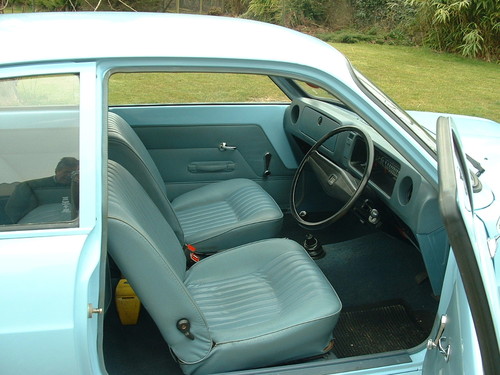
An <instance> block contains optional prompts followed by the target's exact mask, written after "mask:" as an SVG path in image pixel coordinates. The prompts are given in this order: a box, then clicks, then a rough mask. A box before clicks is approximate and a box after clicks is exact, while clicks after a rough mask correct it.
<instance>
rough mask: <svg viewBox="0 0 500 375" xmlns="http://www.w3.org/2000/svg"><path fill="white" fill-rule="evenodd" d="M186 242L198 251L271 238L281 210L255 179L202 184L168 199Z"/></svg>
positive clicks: (277, 227) (279, 227) (278, 223)
mask: <svg viewBox="0 0 500 375" xmlns="http://www.w3.org/2000/svg"><path fill="white" fill-rule="evenodd" d="M172 207H173V208H174V210H175V213H176V214H177V218H178V220H179V222H180V225H181V227H182V230H183V231H184V238H185V241H186V243H189V244H191V245H194V246H195V247H196V248H197V250H198V251H199V252H202V253H203V252H210V251H214V250H216V249H227V248H230V247H234V246H238V245H241V244H244V243H248V242H253V241H256V240H260V239H264V238H269V237H274V236H276V235H277V234H278V233H279V231H280V230H281V225H282V220H283V213H282V212H281V209H280V208H279V206H278V205H277V204H276V202H275V201H274V200H273V199H272V198H271V196H270V195H269V194H267V193H266V192H265V191H264V189H262V187H261V186H260V185H258V184H257V183H256V182H254V181H251V180H247V179H233V180H228V181H222V182H217V183H213V184H210V185H206V186H204V187H201V188H199V189H196V190H193V191H190V192H188V193H185V194H183V195H181V196H179V197H177V198H176V199H174V201H173V202H172Z"/></svg>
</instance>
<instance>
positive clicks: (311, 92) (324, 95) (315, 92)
mask: <svg viewBox="0 0 500 375" xmlns="http://www.w3.org/2000/svg"><path fill="white" fill-rule="evenodd" d="M294 81H295V83H296V84H297V85H298V86H299V87H300V88H301V89H302V90H304V92H305V93H306V94H307V95H308V96H310V97H311V98H316V99H327V100H335V101H340V100H339V99H338V98H337V97H336V96H335V95H333V94H332V93H330V92H328V91H326V90H325V89H324V88H322V87H320V86H317V85H315V84H312V83H309V82H304V81H299V80H294Z"/></svg>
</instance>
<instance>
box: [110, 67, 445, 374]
mask: <svg viewBox="0 0 500 375" xmlns="http://www.w3.org/2000/svg"><path fill="white" fill-rule="evenodd" d="M124 75H126V74H125V73H124ZM270 80H271V81H272V82H273V83H274V84H276V86H278V87H279V88H280V89H281V90H282V92H283V93H285V95H286V97H287V98H288V100H284V101H279V102H272V101H271V102H269V103H258V104H256V103H240V102H238V103H236V102H232V103H227V102H223V103H220V102H217V103H207V102H203V103H198V102H197V103H192V102H191V101H190V102H189V103H182V104H170V105H160V104H143V103H141V104H140V105H130V104H126V105H122V104H117V103H113V100H111V99H110V105H109V110H108V114H107V121H108V157H109V161H108V255H109V258H108V267H109V280H108V281H110V282H109V289H107V297H108V301H109V303H108V305H107V311H106V314H105V321H104V332H103V351H104V361H105V365H106V369H107V371H108V373H110V374H136V373H141V374H149V373H151V374H153V373H154V374H157V373H168V374H182V373H185V374H211V373H222V372H232V371H240V370H241V371H243V372H244V370H249V369H252V373H267V372H266V371H271V372H273V371H274V372H275V371H277V369H278V368H280V369H289V368H298V369H300V368H302V369H305V368H307V367H308V366H317V365H318V364H322V365H334V364H339V363H341V364H343V365H344V366H346V367H345V368H346V369H349V368H353V367H352V366H354V363H357V364H356V366H357V367H356V368H358V369H359V366H360V364H359V357H360V356H362V358H365V359H366V360H367V359H374V358H380V357H381V355H382V354H383V355H384V356H385V357H386V361H387V363H401V362H404V361H411V359H410V357H409V354H411V353H412V352H415V351H417V350H418V348H419V347H422V346H423V345H425V344H424V342H425V341H426V340H425V339H426V338H427V337H428V336H429V333H430V330H431V328H432V325H433V323H434V321H435V315H436V310H437V306H438V303H439V295H440V290H441V287H442V283H443V279H444V271H445V267H446V262H447V256H448V253H447V242H446V234H445V231H444V228H443V224H442V222H441V219H440V216H439V212H438V207H437V192H436V190H435V188H434V187H433V186H432V185H431V184H430V183H429V182H428V181H427V180H426V179H425V178H424V177H423V175H422V173H420V172H419V170H418V168H416V167H415V166H414V165H412V164H411V163H410V162H409V161H408V159H407V158H406V157H405V156H404V152H402V151H401V150H398V147H397V145H395V144H393V143H391V142H390V141H389V140H387V139H386V138H384V137H383V136H382V135H381V133H380V132H378V131H377V130H376V127H374V126H373V124H370V123H369V122H368V121H366V120H365V119H363V118H361V117H360V116H358V115H357V114H356V113H355V112H354V111H352V110H351V109H350V108H349V107H348V106H347V105H345V104H343V103H342V102H341V101H339V100H338V99H337V98H335V97H334V96H333V95H331V94H328V93H327V95H326V97H325V96H324V94H325V92H326V91H325V92H323V91H321V90H322V89H320V88H318V87H317V86H314V85H308V84H304V82H301V81H297V80H294V79H291V78H286V77H270ZM110 91H112V90H110ZM110 98H111V94H110ZM125 280H126V281H125ZM123 282H125V283H127V284H128V283H130V284H129V286H130V287H131V288H133V290H132V289H128V293H129V294H128V295H127V296H126V298H125V299H124V297H123V295H121V294H120V288H121V287H123ZM127 299H128V300H127ZM138 301H140V307H137V305H138ZM131 307H134V309H135V312H134V313H133V314H132V315H134V317H133V319H132V323H130V322H124V314H125V313H126V312H127V311H126V309H127V308H131ZM368 363H369V361H366V366H373V365H369V364H368ZM349 366H351V367H349ZM269 369H271V370H269Z"/></svg>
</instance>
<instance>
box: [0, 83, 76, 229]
mask: <svg viewBox="0 0 500 375" xmlns="http://www.w3.org/2000/svg"><path fill="white" fill-rule="evenodd" d="M79 87H80V82H79V76H78V75H75V74H64V75H44V76H30V77H15V78H9V79H0V170H1V171H2V173H1V174H0V230H6V229H9V228H11V226H12V225H14V226H16V225H20V224H22V225H30V224H44V223H51V224H53V223H61V222H63V223H67V225H74V224H75V222H76V221H75V220H74V219H76V217H77V216H78V200H79V194H78V192H79V154H78V149H79V136H78V131H79V101H80V88H79ZM42 227H44V226H43V225H42ZM45 227H46V226H45Z"/></svg>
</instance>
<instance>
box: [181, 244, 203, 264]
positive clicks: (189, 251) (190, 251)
mask: <svg viewBox="0 0 500 375" xmlns="http://www.w3.org/2000/svg"><path fill="white" fill-rule="evenodd" d="M184 249H185V251H186V256H187V257H188V258H189V259H190V260H192V261H193V262H195V263H198V262H199V261H200V260H201V257H200V256H199V255H198V254H196V247H194V246H193V245H191V244H189V243H187V244H185V245H184Z"/></svg>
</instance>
